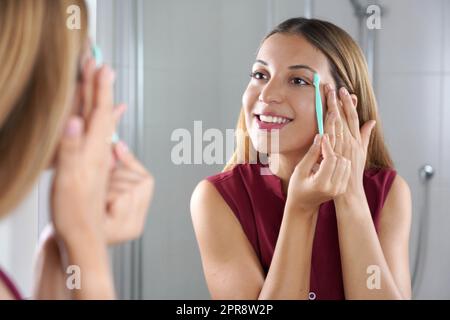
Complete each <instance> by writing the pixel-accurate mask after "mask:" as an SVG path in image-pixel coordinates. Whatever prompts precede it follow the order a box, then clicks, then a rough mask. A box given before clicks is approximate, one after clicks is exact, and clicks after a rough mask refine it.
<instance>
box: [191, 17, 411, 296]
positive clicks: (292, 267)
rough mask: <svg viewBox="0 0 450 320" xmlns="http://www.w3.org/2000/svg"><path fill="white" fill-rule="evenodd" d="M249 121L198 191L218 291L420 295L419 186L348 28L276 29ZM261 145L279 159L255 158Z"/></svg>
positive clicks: (292, 24) (263, 56) (200, 222)
mask: <svg viewBox="0 0 450 320" xmlns="http://www.w3.org/2000/svg"><path fill="white" fill-rule="evenodd" d="M314 73H318V74H319V75H320V78H321V87H320V90H321V95H322V97H323V104H324V106H325V113H326V116H325V135H324V136H322V137H321V136H320V135H316V133H317V131H318V129H317V122H316V116H315V100H314V86H313V77H314ZM238 129H239V132H240V133H241V134H240V135H238V136H237V148H236V151H235V154H234V155H233V158H232V159H231V160H230V162H229V163H228V164H227V166H226V167H225V170H224V172H222V173H220V174H218V175H215V176H212V177H209V178H207V179H206V180H204V181H202V182H200V183H199V185H198V186H197V187H196V189H195V191H194V193H193V195H192V199H191V213H192V219H193V224H194V229H195V233H196V236H197V240H198V244H199V248H200V253H201V257H202V263H203V268H204V272H205V277H206V281H207V284H208V287H209V291H210V293H211V296H212V297H213V298H215V299H308V298H309V299H409V298H410V297H411V286H410V273H409V265H408V242H409V232H410V224H411V199H410V191H409V187H408V185H407V184H406V182H405V181H404V180H403V179H402V178H401V177H400V176H399V175H397V174H396V172H395V170H394V169H393V164H392V161H391V158H390V156H389V153H388V151H387V149H386V146H385V144H384V141H383V137H382V131H381V126H380V121H379V118H378V113H377V105H376V100H375V96H374V93H373V89H372V87H371V84H370V80H369V75H368V72H367V66H366V63H365V60H364V57H363V55H362V52H361V50H360V49H359V47H358V46H357V44H356V43H355V42H354V41H353V40H352V39H351V37H350V36H349V35H348V34H347V33H346V32H345V31H343V30H342V29H340V28H338V27H337V26H335V25H333V24H331V23H329V22H325V21H320V20H316V19H303V18H295V19H290V20H287V21H285V22H283V23H281V24H280V25H279V26H277V27H276V28H275V29H274V30H273V31H272V32H270V33H269V35H268V36H267V37H266V38H265V39H264V41H263V42H262V44H261V47H260V49H259V52H258V54H257V57H256V62H255V63H254V65H253V69H252V72H251V80H250V82H249V84H248V87H247V89H246V91H245V93H244V95H243V107H242V110H241V114H240V117H239V121H238ZM275 134H277V135H278V137H279V144H278V145H277V146H276V150H272V145H271V141H272V139H275ZM266 140H267V141H268V142H267V146H266ZM253 149H255V150H256V151H257V152H253ZM261 153H264V154H267V155H268V159H269V161H268V165H265V164H263V163H262V161H261V160H260V159H259V157H257V158H255V157H254V154H257V155H258V156H259V155H260V154H261ZM239 159H242V160H243V161H240V160H239ZM267 171H268V172H269V173H270V174H269V175H267V174H263V173H266V172H267Z"/></svg>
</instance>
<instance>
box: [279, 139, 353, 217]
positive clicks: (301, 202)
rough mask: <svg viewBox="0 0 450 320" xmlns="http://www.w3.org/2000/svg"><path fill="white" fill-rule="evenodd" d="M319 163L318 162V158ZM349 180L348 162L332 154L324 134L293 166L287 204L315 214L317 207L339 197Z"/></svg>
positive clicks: (328, 140)
mask: <svg viewBox="0 0 450 320" xmlns="http://www.w3.org/2000/svg"><path fill="white" fill-rule="evenodd" d="M321 154H322V157H323V160H322V161H320V163H318V162H319V160H320V155H321ZM349 176H350V161H348V160H347V159H345V158H344V157H342V156H339V155H337V154H335V152H334V151H333V148H332V146H331V143H330V139H329V137H328V135H327V134H325V135H324V136H323V137H322V138H321V137H320V135H316V136H315V138H314V143H313V145H312V146H311V147H310V149H309V150H308V152H307V153H306V154H305V156H304V157H303V159H302V160H301V161H300V162H299V163H298V164H297V166H296V167H295V169H294V172H293V174H292V176H291V178H290V180H289V187H288V195H287V204H288V205H290V206H292V207H293V208H296V209H299V210H302V211H304V212H309V213H313V212H317V210H318V208H319V206H320V204H321V203H323V202H326V201H329V200H331V199H333V198H335V197H336V196H339V195H341V194H343V193H344V192H345V191H346V189H347V182H348V179H349Z"/></svg>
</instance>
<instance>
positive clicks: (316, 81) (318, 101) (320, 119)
mask: <svg viewBox="0 0 450 320" xmlns="http://www.w3.org/2000/svg"><path fill="white" fill-rule="evenodd" d="M313 84H314V91H315V100H316V117H317V127H318V128H319V134H320V135H321V136H323V108H322V98H321V97H320V76H319V74H318V73H314V79H313Z"/></svg>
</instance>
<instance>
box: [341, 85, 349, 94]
mask: <svg viewBox="0 0 450 320" xmlns="http://www.w3.org/2000/svg"><path fill="white" fill-rule="evenodd" d="M341 93H342V94H343V95H344V96H348V91H347V89H345V88H344V87H342V88H341Z"/></svg>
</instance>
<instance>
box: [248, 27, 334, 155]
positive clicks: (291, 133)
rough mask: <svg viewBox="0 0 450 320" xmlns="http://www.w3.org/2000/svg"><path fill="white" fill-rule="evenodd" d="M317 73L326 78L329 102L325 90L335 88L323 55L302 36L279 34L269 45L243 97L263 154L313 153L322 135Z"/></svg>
mask: <svg viewBox="0 0 450 320" xmlns="http://www.w3.org/2000/svg"><path fill="white" fill-rule="evenodd" d="M315 72H316V73H318V74H319V75H320V79H321V82H320V83H321V85H320V87H321V95H322V97H323V85H324V84H327V83H330V84H332V86H333V87H334V85H333V81H332V77H331V74H330V72H329V67H328V62H327V58H326V57H325V55H324V54H323V53H322V52H321V51H319V50H318V49H317V48H315V47H314V46H312V45H311V44H310V43H309V42H308V41H307V40H306V39H305V38H304V37H301V36H298V35H287V34H274V35H272V36H270V37H269V38H268V39H266V40H265V41H264V43H263V44H262V46H261V48H260V50H259V52H258V55H257V58H256V62H255V63H254V65H253V68H252V78H251V80H250V83H249V84H248V87H247V89H246V91H245V93H244V95H243V98H242V101H243V108H244V113H245V123H246V126H247V129H248V132H249V135H250V139H251V141H252V143H253V146H254V147H255V149H256V150H257V151H259V152H263V153H272V152H279V153H281V154H287V153H294V154H298V155H301V156H302V155H303V154H305V153H306V151H307V150H308V149H309V147H310V146H311V144H312V140H313V139H314V136H315V134H316V133H317V132H318V129H317V119H316V113H315V100H314V99H315V94H314V86H313V76H314V73H315ZM322 100H323V99H322ZM323 106H324V108H325V103H324V101H323ZM324 112H325V110H324ZM324 114H325V113H324ZM273 117H277V118H276V119H273ZM274 133H278V134H279V145H278V146H277V145H274V147H275V148H276V149H273V148H272V149H271V144H270V143H271V141H272V140H273V139H274V138H275V136H274ZM275 141H276V140H275ZM272 147H273V146H272Z"/></svg>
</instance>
